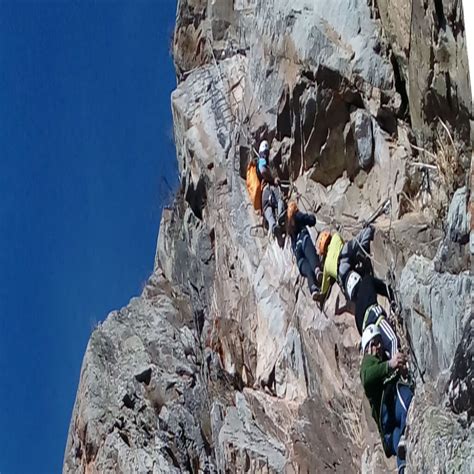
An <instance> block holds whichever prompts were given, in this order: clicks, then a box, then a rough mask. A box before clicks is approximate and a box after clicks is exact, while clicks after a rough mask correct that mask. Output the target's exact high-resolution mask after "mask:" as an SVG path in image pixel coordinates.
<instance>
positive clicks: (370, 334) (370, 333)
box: [362, 324, 380, 352]
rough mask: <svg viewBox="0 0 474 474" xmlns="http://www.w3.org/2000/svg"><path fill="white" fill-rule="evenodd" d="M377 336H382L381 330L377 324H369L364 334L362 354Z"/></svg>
mask: <svg viewBox="0 0 474 474" xmlns="http://www.w3.org/2000/svg"><path fill="white" fill-rule="evenodd" d="M377 336H380V329H379V328H378V326H376V325H375V324H369V325H368V326H367V327H366V328H365V329H364V332H363V333H362V352H365V349H366V348H367V346H368V344H369V342H370V341H371V340H372V339H373V338H374V337H377Z"/></svg>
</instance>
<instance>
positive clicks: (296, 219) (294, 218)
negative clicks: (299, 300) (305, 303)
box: [287, 201, 321, 301]
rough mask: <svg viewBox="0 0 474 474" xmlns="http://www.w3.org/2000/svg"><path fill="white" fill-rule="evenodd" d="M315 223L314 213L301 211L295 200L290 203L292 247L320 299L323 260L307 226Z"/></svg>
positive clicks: (311, 286)
mask: <svg viewBox="0 0 474 474" xmlns="http://www.w3.org/2000/svg"><path fill="white" fill-rule="evenodd" d="M314 225H316V217H315V216H314V215H313V214H305V213H304V212H301V211H300V210H299V209H298V205H297V204H296V202H294V201H292V202H290V203H289V204H288V212H287V234H288V235H289V236H290V239H291V248H292V250H293V253H294V255H295V257H296V264H297V266H298V270H299V272H300V274H301V275H302V276H304V277H305V278H306V279H307V281H308V288H309V292H310V294H311V296H312V298H313V300H315V301H318V300H319V298H320V295H321V293H320V287H319V284H318V278H319V279H320V275H321V270H320V268H321V260H320V258H319V256H318V254H317V253H316V249H315V248H314V245H313V241H312V240H311V236H310V234H309V231H308V228H307V226H310V227H312V226H314Z"/></svg>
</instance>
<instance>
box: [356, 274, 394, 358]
mask: <svg viewBox="0 0 474 474" xmlns="http://www.w3.org/2000/svg"><path fill="white" fill-rule="evenodd" d="M377 295H382V296H385V297H386V298H388V299H389V301H393V293H392V291H391V289H390V288H389V287H388V286H387V285H386V284H385V283H384V282H383V281H382V280H379V279H377V278H375V277H373V276H372V275H365V276H364V277H363V278H362V279H361V280H360V282H359V287H358V290H357V299H356V302H355V320H356V326H357V330H358V331H359V334H360V335H362V333H363V331H364V329H365V328H366V327H367V326H369V324H375V325H376V326H378V328H379V329H380V331H381V339H382V345H383V349H384V351H385V352H386V353H387V354H389V355H390V356H391V357H393V356H394V355H395V354H396V353H397V351H398V339H397V335H396V334H395V331H394V330H393V329H392V326H390V324H389V323H388V321H387V313H386V312H385V310H384V309H383V308H382V306H380V305H379V304H378V302H377Z"/></svg>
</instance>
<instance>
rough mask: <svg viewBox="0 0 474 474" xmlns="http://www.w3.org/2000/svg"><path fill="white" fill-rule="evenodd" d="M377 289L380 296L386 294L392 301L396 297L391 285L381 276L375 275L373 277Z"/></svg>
mask: <svg viewBox="0 0 474 474" xmlns="http://www.w3.org/2000/svg"><path fill="white" fill-rule="evenodd" d="M373 282H374V287H375V291H376V292H377V294H378V295H380V296H385V298H387V299H388V300H389V301H390V303H391V302H392V301H393V300H394V299H395V298H394V295H393V290H392V288H391V287H390V285H387V284H386V283H385V282H384V281H383V280H381V279H380V278H376V277H374V279H373Z"/></svg>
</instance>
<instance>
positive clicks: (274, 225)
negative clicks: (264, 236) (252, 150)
mask: <svg viewBox="0 0 474 474" xmlns="http://www.w3.org/2000/svg"><path fill="white" fill-rule="evenodd" d="M269 157H270V147H269V145H268V142H267V140H263V141H262V142H261V143H260V146H259V149H258V164H257V171H258V175H259V178H260V180H261V181H262V182H263V186H262V210H263V215H264V217H265V220H266V221H267V223H268V230H269V231H270V232H271V234H272V235H273V236H274V237H276V238H278V237H279V236H280V233H281V230H282V229H283V228H284V225H285V202H284V200H283V197H282V194H281V191H280V189H279V186H280V179H279V178H278V177H273V175H272V172H271V170H270V159H269Z"/></svg>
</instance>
